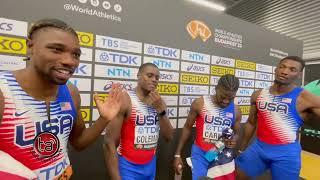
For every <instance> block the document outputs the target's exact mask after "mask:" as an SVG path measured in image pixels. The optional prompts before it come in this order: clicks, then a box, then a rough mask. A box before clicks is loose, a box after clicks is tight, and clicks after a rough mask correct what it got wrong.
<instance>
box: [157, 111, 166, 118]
mask: <svg viewBox="0 0 320 180" xmlns="http://www.w3.org/2000/svg"><path fill="white" fill-rule="evenodd" d="M166 114H167V112H166V110H163V111H162V112H161V113H158V116H160V117H162V116H165V115H166Z"/></svg>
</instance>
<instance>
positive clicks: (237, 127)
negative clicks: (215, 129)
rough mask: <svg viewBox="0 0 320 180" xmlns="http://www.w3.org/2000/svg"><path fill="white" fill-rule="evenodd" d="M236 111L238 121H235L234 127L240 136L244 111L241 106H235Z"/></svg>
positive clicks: (236, 133)
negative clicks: (242, 111)
mask: <svg viewBox="0 0 320 180" xmlns="http://www.w3.org/2000/svg"><path fill="white" fill-rule="evenodd" d="M235 112H236V122H235V123H234V125H233V127H232V129H233V130H234V133H235V135H236V136H238V135H239V133H240V128H241V127H240V123H241V118H242V113H241V110H240V108H239V106H235Z"/></svg>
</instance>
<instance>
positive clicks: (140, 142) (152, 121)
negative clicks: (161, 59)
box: [117, 91, 160, 179]
mask: <svg viewBox="0 0 320 180" xmlns="http://www.w3.org/2000/svg"><path fill="white" fill-rule="evenodd" d="M128 94H129V96H130V99H131V105H132V108H131V114H130V115H129V117H128V119H126V120H125V121H124V122H123V124H122V128H121V137H120V144H119V146H118V148H117V151H118V154H119V155H120V157H119V166H120V167H119V169H120V174H121V177H122V178H123V179H129V178H133V179H134V177H136V178H139V177H143V178H144V179H153V178H154V176H155V162H156V161H155V153H156V148H157V144H158V138H159V130H160V127H159V118H158V116H157V111H156V110H155V109H154V108H153V107H151V106H148V105H146V104H144V103H143V102H141V101H140V100H139V98H138V97H137V95H136V93H135V92H134V91H129V92H128ZM128 174H130V175H131V177H128Z"/></svg>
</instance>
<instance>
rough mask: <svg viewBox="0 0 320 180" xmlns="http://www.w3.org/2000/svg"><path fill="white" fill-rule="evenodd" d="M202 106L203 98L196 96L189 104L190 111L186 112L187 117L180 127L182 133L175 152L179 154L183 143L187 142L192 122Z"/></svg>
mask: <svg viewBox="0 0 320 180" xmlns="http://www.w3.org/2000/svg"><path fill="white" fill-rule="evenodd" d="M202 106H203V98H202V97H200V98H197V99H196V100H194V101H193V102H192V104H191V108H190V112H189V114H188V117H187V121H186V123H185V124H184V126H183V129H182V134H181V137H180V140H179V143H178V146H177V149H176V153H175V154H178V155H180V154H181V151H182V149H183V146H184V145H185V143H186V142H187V140H188V139H189V137H190V135H191V130H192V127H193V124H194V122H195V121H196V117H197V116H198V115H199V112H200V109H201V108H202Z"/></svg>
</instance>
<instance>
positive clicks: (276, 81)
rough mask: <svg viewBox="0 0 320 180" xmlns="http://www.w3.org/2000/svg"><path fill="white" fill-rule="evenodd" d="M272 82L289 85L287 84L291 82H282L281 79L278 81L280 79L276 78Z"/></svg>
mask: <svg viewBox="0 0 320 180" xmlns="http://www.w3.org/2000/svg"><path fill="white" fill-rule="evenodd" d="M273 82H274V83H275V84H279V85H289V84H291V82H283V81H280V80H277V79H274V81H273Z"/></svg>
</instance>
